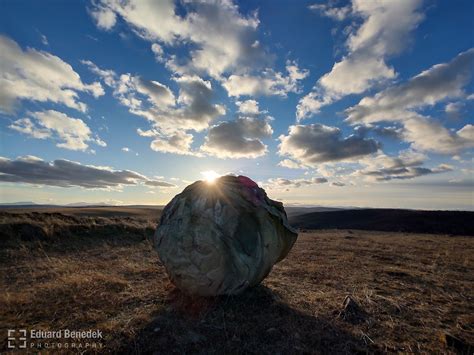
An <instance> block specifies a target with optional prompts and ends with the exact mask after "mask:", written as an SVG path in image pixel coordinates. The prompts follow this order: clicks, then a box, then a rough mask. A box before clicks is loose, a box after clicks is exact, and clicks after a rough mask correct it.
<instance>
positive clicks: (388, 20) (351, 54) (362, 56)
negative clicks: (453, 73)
mask: <svg viewBox="0 0 474 355" xmlns="http://www.w3.org/2000/svg"><path fill="white" fill-rule="evenodd" d="M421 4H422V1H421V0H413V1H365V0H353V1H352V15H353V16H355V17H358V18H360V19H362V23H361V25H360V26H358V27H357V29H356V30H355V31H351V32H350V33H349V35H348V38H347V40H346V48H347V52H348V53H347V55H345V56H344V57H343V58H342V59H341V60H340V61H338V62H337V63H335V64H334V66H333V67H332V69H331V71H330V72H328V73H326V74H325V75H323V76H322V77H321V78H320V79H319V80H318V82H317V83H316V85H315V87H314V88H313V90H312V91H311V92H310V93H309V94H308V95H306V96H305V97H303V98H302V99H301V100H300V102H299V104H298V106H297V112H296V116H297V119H298V120H302V119H304V118H307V117H309V116H311V115H312V114H315V113H317V112H319V110H320V109H321V107H323V106H325V105H329V104H331V103H333V102H334V101H336V100H339V99H340V98H342V97H343V96H346V95H349V94H360V93H363V92H364V91H366V90H367V89H369V88H371V87H372V86H374V85H375V84H378V83H382V82H384V81H387V80H390V79H393V78H395V77H396V72H395V70H394V69H393V68H392V67H390V66H389V65H387V63H386V59H387V58H389V57H391V56H393V55H396V54H398V53H400V52H401V51H402V50H403V49H404V48H405V47H406V44H407V42H409V35H410V33H411V32H412V31H413V30H414V29H415V28H416V27H417V26H418V24H419V23H420V22H421V21H422V19H423V18H424V16H423V14H422V13H421V12H420V11H419V8H420V6H421ZM315 9H316V10H318V11H319V12H321V13H323V14H324V15H325V16H328V15H329V14H332V17H337V16H341V17H342V16H343V15H344V13H345V12H347V14H348V13H349V9H347V10H341V9H335V8H332V7H330V6H328V5H320V6H317V7H316V8H315ZM349 77H350V78H351V79H350V80H347V78H349Z"/></svg>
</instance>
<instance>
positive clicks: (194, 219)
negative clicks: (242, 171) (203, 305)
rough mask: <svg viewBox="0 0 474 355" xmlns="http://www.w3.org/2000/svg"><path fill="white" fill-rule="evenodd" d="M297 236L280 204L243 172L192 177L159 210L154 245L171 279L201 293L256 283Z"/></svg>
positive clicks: (230, 291) (239, 288) (235, 290)
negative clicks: (202, 178) (193, 179)
mask: <svg viewBox="0 0 474 355" xmlns="http://www.w3.org/2000/svg"><path fill="white" fill-rule="evenodd" d="M296 238H297V233H296V231H295V230H294V229H293V228H291V227H290V225H289V224H288V220H287V217H286V213H285V210H284V208H283V204H282V203H280V202H278V201H273V200H271V199H269V198H268V197H267V194H266V193H265V190H263V189H262V188H260V187H258V185H257V184H256V183H255V182H254V181H252V180H251V179H249V178H247V177H245V176H223V177H221V178H219V179H217V180H216V181H215V182H213V183H208V182H204V181H197V182H195V183H193V184H191V185H189V186H188V187H186V188H185V189H184V190H183V192H181V193H180V194H178V195H176V196H175V197H174V198H173V199H172V200H171V202H170V203H169V204H168V205H167V206H166V207H165V209H164V210H163V214H162V216H161V219H160V224H159V226H158V228H157V230H156V233H155V236H154V243H155V248H156V249H157V251H158V255H159V257H160V259H161V261H162V263H163V264H164V266H165V268H166V270H167V273H168V275H169V277H170V279H171V281H172V282H173V283H174V284H175V285H176V287H178V288H179V289H180V290H182V291H184V292H186V293H189V294H196V295H201V296H216V295H222V294H238V293H240V292H242V291H243V290H245V289H246V288H247V287H250V286H255V285H257V284H258V283H260V282H261V281H262V280H263V279H264V278H265V277H266V276H267V275H268V274H269V272H270V271H271V269H272V267H273V265H274V264H275V263H277V262H278V261H280V260H282V259H284V258H285V257H286V255H287V254H288V252H289V251H290V250H291V248H292V246H293V244H294V243H295V241H296Z"/></svg>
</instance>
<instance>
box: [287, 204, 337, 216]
mask: <svg viewBox="0 0 474 355" xmlns="http://www.w3.org/2000/svg"><path fill="white" fill-rule="evenodd" d="M343 209H344V208H337V207H322V206H315V207H296V206H285V211H286V215H287V216H288V218H290V217H294V216H298V215H302V214H306V213H312V212H331V211H342V210H343Z"/></svg>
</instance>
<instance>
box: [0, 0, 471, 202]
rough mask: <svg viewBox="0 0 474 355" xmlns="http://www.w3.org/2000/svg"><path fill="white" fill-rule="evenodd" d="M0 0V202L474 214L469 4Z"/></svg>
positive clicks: (423, 2)
mask: <svg viewBox="0 0 474 355" xmlns="http://www.w3.org/2000/svg"><path fill="white" fill-rule="evenodd" d="M1 6H2V11H0V46H1V49H0V80H1V82H2V83H1V85H0V125H1V143H0V144H1V145H0V156H1V157H2V158H1V159H0V174H1V175H0V181H1V183H0V199H1V202H14V201H33V202H37V203H71V202H77V201H85V202H90V203H97V202H107V203H117V204H164V203H166V202H167V201H168V200H169V199H170V198H171V197H172V196H174V195H175V194H176V193H178V192H179V191H181V190H182V188H184V187H185V186H186V185H187V184H189V183H190V182H192V181H195V180H198V179H202V178H203V174H202V172H205V171H215V172H217V173H218V174H226V173H235V174H244V175H247V176H249V177H251V178H252V179H254V180H255V181H257V182H259V183H260V184H261V185H263V187H264V188H266V190H267V193H268V194H269V195H270V197H272V198H275V199H280V200H282V201H283V202H285V203H288V204H305V205H328V206H372V207H406V208H429V209H470V210H472V209H473V208H474V207H473V192H472V191H473V189H472V186H473V160H472V152H473V147H474V127H473V126H472V124H473V122H472V117H473V112H474V96H473V93H474V81H473V78H472V71H473V69H474V50H473V49H472V47H474V43H473V42H474V40H473V39H474V33H473V32H474V29H473V26H472V17H473V15H474V4H473V3H472V2H471V1H455V2H446V1H428V0H426V1H421V0H420V1H417V0H410V1H396V2H391V1H375V0H374V1H367V0H364V1H362V0H353V1H329V2H323V1H306V2H304V1H299V2H290V1H263V2H257V1H247V2H244V3H238V2H231V1H217V2H214V1H209V2H206V3H200V2H194V1H182V2H173V1H165V0H163V1H160V2H157V1H150V2H148V1H125V2H124V1H115V0H104V1H94V2H87V1H69V2H64V1H46V2H34V1H6V2H3V3H2V5H1Z"/></svg>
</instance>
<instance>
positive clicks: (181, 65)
mask: <svg viewBox="0 0 474 355" xmlns="http://www.w3.org/2000/svg"><path fill="white" fill-rule="evenodd" d="M180 5H181V6H180V9H179V11H180V12H181V13H182V14H181V15H178V14H177V12H178V11H177V9H176V7H175V4H174V2H173V1H172V0H164V1H151V0H150V1H138V0H130V1H127V2H124V1H120V0H103V1H98V2H97V3H95V4H94V6H93V8H92V10H91V15H92V17H93V18H94V20H95V21H96V24H97V25H98V27H99V28H102V29H105V30H110V29H111V28H112V27H113V26H114V25H115V22H116V17H121V18H122V19H123V20H124V21H125V22H126V23H127V24H128V25H129V26H130V27H131V28H132V30H133V31H134V32H135V33H136V34H137V35H138V36H140V37H142V38H144V39H145V40H148V41H151V42H154V43H157V42H159V43H164V44H166V45H167V46H173V47H178V46H181V45H183V44H184V43H192V44H193V49H192V50H191V51H190V53H189V59H183V58H176V57H175V56H170V57H169V58H168V59H167V66H168V68H170V69H172V70H173V71H174V72H175V73H178V74H180V75H182V74H202V73H206V74H209V75H210V76H212V77H214V78H219V77H220V76H221V75H222V74H223V73H225V72H229V71H235V70H236V69H239V70H242V68H253V67H255V66H258V64H259V63H266V62H267V60H266V58H267V56H266V55H265V51H264V49H263V48H262V46H261V45H260V43H259V41H258V37H257V27H258V25H259V20H258V18H257V13H256V12H252V13H250V14H249V15H248V16H244V15H242V14H241V13H240V12H239V8H238V6H237V5H235V4H233V3H232V2H231V1H216V2H193V3H191V2H189V3H188V2H184V3H181V4H180Z"/></svg>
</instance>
